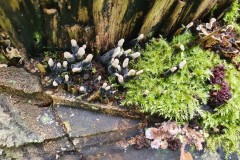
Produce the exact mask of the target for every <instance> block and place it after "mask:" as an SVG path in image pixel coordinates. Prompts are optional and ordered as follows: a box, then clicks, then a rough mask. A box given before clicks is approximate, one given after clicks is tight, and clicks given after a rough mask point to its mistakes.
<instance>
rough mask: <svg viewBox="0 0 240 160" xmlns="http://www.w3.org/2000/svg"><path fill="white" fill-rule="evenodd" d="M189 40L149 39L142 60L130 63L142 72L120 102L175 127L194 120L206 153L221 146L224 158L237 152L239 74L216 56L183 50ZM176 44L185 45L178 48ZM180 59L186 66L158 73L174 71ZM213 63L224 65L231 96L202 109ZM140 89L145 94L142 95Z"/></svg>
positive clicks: (185, 37)
mask: <svg viewBox="0 0 240 160" xmlns="http://www.w3.org/2000/svg"><path fill="white" fill-rule="evenodd" d="M192 40H194V39H193V36H192V35H191V34H190V33H189V32H186V33H185V34H183V35H181V36H178V37H175V38H174V39H173V40H172V42H171V43H168V42H167V41H166V40H164V39H153V40H151V41H150V42H149V43H148V44H147V46H146V49H145V50H144V51H142V53H143V58H142V59H140V60H139V61H138V63H134V64H133V63H132V64H131V65H133V67H135V68H141V69H143V70H144V74H142V75H140V76H139V77H138V79H139V80H130V81H129V83H127V84H125V86H124V87H126V88H127V89H128V90H127V93H126V99H125V100H124V101H123V102H122V104H124V105H136V106H139V107H140V108H141V110H142V111H143V112H147V113H151V114H158V115H160V116H162V117H164V118H166V119H172V120H176V121H178V122H180V123H188V122H189V121H191V120H192V119H194V118H196V117H197V118H198V119H200V121H199V123H200V125H201V127H202V128H203V129H204V130H205V132H209V133H210V136H209V137H208V138H207V142H208V143H207V144H208V148H209V149H211V150H216V149H217V148H218V147H221V146H222V147H223V148H224V150H225V151H226V153H227V154H226V155H229V154H230V153H232V152H237V153H238V154H239V150H240V146H239V141H240V137H239V136H238V135H239V133H240V127H239V126H240V102H239V97H240V89H239V84H240V73H239V71H238V70H237V69H236V68H235V67H234V66H233V65H232V64H231V63H230V62H227V61H225V60H224V59H221V58H220V56H219V55H218V54H217V53H213V52H209V51H206V50H203V49H201V48H200V47H199V46H194V47H191V48H187V47H186V46H187V44H188V43H189V42H190V41H192ZM181 45H184V46H185V47H179V46H181ZM173 46H174V47H173ZM176 47H178V48H177V49H176ZM183 60H186V62H187V63H186V65H185V66H183V67H182V69H181V68H178V70H176V71H173V72H170V74H167V75H166V74H163V73H166V71H168V70H171V69H173V67H174V66H177V67H179V64H181V62H182V61H183ZM217 65H224V66H225V67H226V75H225V80H226V81H227V82H228V83H229V85H230V91H231V93H232V98H231V99H229V100H228V101H227V103H224V104H222V105H221V106H219V107H217V108H213V111H210V110H208V109H207V110H206V108H204V107H203V106H206V105H208V99H209V93H210V91H211V89H214V88H213V87H214V86H213V85H211V84H210V77H211V75H212V72H211V69H212V68H214V67H215V66H217ZM146 90H147V91H148V92H147V94H144V93H146V92H145V91H146Z"/></svg>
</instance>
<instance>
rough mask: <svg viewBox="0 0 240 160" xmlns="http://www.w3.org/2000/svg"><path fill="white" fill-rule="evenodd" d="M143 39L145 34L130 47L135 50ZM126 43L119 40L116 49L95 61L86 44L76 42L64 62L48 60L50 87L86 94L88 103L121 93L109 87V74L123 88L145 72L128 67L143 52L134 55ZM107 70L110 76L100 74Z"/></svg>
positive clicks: (129, 45) (129, 44) (130, 43)
mask: <svg viewBox="0 0 240 160" xmlns="http://www.w3.org/2000/svg"><path fill="white" fill-rule="evenodd" d="M142 38H143V35H142V34H141V35H140V36H138V37H137V38H136V39H133V40H132V41H130V42H129V43H128V44H127V45H126V46H127V47H130V48H134V47H135V46H136V45H137V44H138V42H139V41H140V40H141V39H142ZM123 44H124V39H121V40H119V41H118V44H117V46H116V47H115V48H114V49H112V50H110V51H108V52H106V53H105V54H103V55H102V56H100V58H95V59H94V60H93V54H86V45H85V44H84V45H82V46H79V45H78V44H77V41H76V40H74V39H72V40H71V52H68V51H66V52H64V53H63V58H62V61H58V60H54V59H52V58H49V59H48V69H49V70H50V73H49V74H48V76H47V77H45V79H47V80H46V81H47V83H46V86H51V87H53V88H57V87H59V86H62V87H64V88H65V89H66V90H67V91H68V92H71V93H74V94H76V95H78V94H81V95H85V97H86V98H87V100H88V101H93V100H96V99H99V98H101V99H102V98H108V97H111V96H113V95H114V94H115V93H116V91H117V90H116V87H115V85H114V84H107V82H106V79H107V77H108V74H109V75H111V76H114V77H116V79H117V82H118V83H119V84H120V85H121V84H123V83H125V82H126V81H127V80H129V79H131V78H134V77H136V76H138V75H139V74H141V73H143V70H140V71H136V70H134V69H129V68H128V63H129V61H131V60H134V59H137V58H138V57H139V56H140V53H139V52H135V53H133V54H130V53H131V52H132V50H131V49H128V50H124V49H123ZM98 59H100V62H98ZM100 63H101V64H100ZM104 67H105V68H106V72H107V73H108V74H107V73H106V72H105V71H101V72H99V70H101V68H102V70H104ZM96 68H97V69H98V71H96ZM93 70H95V71H93ZM103 77H104V79H103Z"/></svg>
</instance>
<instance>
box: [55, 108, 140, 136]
mask: <svg viewBox="0 0 240 160" xmlns="http://www.w3.org/2000/svg"><path fill="white" fill-rule="evenodd" d="M54 109H55V110H56V113H57V114H58V115H59V118H60V119H61V121H62V122H63V123H64V124H65V126H66V128H67V132H68V134H69V136H70V137H84V136H91V135H97V134H99V133H107V132H114V131H116V132H118V131H124V130H130V129H135V127H136V125H137V124H138V123H139V121H137V120H130V119H126V118H122V117H117V116H109V115H105V114H100V113H94V112H90V111H86V110H82V109H77V108H70V107H67V106H55V107H54Z"/></svg>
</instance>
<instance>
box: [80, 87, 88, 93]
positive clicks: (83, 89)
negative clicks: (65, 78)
mask: <svg viewBox="0 0 240 160" xmlns="http://www.w3.org/2000/svg"><path fill="white" fill-rule="evenodd" d="M79 91H80V92H87V89H86V88H85V87H84V86H80V88H79Z"/></svg>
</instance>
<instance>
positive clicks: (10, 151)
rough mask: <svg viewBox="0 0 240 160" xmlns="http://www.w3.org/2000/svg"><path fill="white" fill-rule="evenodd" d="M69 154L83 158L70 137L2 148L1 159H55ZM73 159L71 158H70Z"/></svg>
mask: <svg viewBox="0 0 240 160" xmlns="http://www.w3.org/2000/svg"><path fill="white" fill-rule="evenodd" d="M67 155H72V156H73V155H75V156H76V157H79V160H80V159H81V158H80V157H81V155H80V154H79V153H77V152H75V151H74V147H73V145H72V144H71V143H70V142H69V141H68V138H66V137H63V138H61V139H56V140H50V141H45V142H43V143H40V144H29V145H25V146H21V147H17V148H5V149H2V154H1V155H0V159H1V160H3V159H4V160H5V159H17V160H54V159H60V158H61V157H64V156H67ZM69 160H71V159H69Z"/></svg>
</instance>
